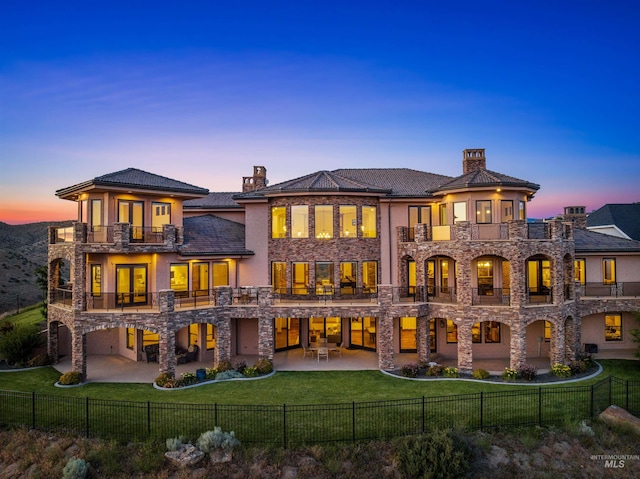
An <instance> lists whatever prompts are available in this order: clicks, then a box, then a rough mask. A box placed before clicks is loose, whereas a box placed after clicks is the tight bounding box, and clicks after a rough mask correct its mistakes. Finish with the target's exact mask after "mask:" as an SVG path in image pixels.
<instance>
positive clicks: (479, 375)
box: [471, 369, 491, 379]
mask: <svg viewBox="0 0 640 479" xmlns="http://www.w3.org/2000/svg"><path fill="white" fill-rule="evenodd" d="M471 376H473V377H474V378H476V379H487V378H488V377H489V376H491V374H489V371H487V370H486V369H474V370H473V373H472V374H471Z"/></svg>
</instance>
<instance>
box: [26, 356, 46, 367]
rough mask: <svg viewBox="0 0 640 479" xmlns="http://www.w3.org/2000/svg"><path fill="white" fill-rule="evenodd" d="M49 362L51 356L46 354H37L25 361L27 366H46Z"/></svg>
mask: <svg viewBox="0 0 640 479" xmlns="http://www.w3.org/2000/svg"><path fill="white" fill-rule="evenodd" d="M49 364H51V358H50V357H49V356H48V355H47V354H38V355H37V356H34V357H33V358H31V359H29V361H28V362H27V366H29V367H32V368H35V367H38V366H48V365H49Z"/></svg>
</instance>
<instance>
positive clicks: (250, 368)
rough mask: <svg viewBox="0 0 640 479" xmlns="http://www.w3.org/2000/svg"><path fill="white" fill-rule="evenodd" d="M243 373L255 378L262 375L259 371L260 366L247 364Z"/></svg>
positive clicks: (247, 376)
mask: <svg viewBox="0 0 640 479" xmlns="http://www.w3.org/2000/svg"><path fill="white" fill-rule="evenodd" d="M242 374H243V375H244V377H246V378H255V377H258V376H259V375H260V374H259V373H258V368H256V367H255V366H247V367H246V368H244V372H243V373H242Z"/></svg>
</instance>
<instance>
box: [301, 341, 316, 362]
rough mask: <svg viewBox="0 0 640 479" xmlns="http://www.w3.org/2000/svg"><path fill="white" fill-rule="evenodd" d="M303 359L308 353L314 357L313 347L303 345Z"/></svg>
mask: <svg viewBox="0 0 640 479" xmlns="http://www.w3.org/2000/svg"><path fill="white" fill-rule="evenodd" d="M302 351H303V353H302V359H304V358H306V357H307V355H308V356H311V357H313V349H309V348H307V347H306V346H305V345H304V344H303V345H302Z"/></svg>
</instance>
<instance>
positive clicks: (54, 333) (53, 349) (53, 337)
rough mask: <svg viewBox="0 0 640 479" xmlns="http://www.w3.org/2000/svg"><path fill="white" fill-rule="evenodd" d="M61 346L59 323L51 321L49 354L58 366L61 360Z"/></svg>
mask: <svg viewBox="0 0 640 479" xmlns="http://www.w3.org/2000/svg"><path fill="white" fill-rule="evenodd" d="M58 348H59V346H58V322H57V321H51V322H49V324H48V328H47V354H48V355H49V358H51V361H53V364H56V363H57V362H58V360H59V349H58Z"/></svg>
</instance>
